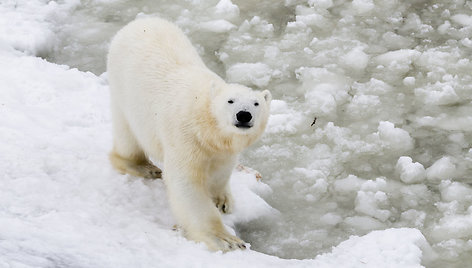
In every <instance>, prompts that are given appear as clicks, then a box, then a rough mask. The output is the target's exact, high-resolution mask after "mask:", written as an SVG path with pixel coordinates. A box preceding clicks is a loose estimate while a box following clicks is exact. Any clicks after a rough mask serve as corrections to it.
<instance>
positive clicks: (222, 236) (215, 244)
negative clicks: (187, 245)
mask: <svg viewBox="0 0 472 268" xmlns="http://www.w3.org/2000/svg"><path fill="white" fill-rule="evenodd" d="M203 242H205V244H206V245H207V246H208V248H209V249H210V250H212V251H219V250H221V251H223V252H228V251H232V250H236V249H246V244H245V242H244V241H243V240H241V239H239V238H238V237H236V236H234V235H230V234H229V233H227V232H226V231H224V232H218V233H215V234H213V235H212V236H210V237H208V238H207V239H204V241H203Z"/></svg>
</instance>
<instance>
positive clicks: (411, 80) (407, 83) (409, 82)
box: [403, 76, 416, 87]
mask: <svg viewBox="0 0 472 268" xmlns="http://www.w3.org/2000/svg"><path fill="white" fill-rule="evenodd" d="M415 82H416V79H415V78H414V77H411V76H408V77H405V78H404V79H403V84H404V85H405V86H410V87H411V86H414V85H415Z"/></svg>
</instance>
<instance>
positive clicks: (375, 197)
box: [355, 191, 391, 222]
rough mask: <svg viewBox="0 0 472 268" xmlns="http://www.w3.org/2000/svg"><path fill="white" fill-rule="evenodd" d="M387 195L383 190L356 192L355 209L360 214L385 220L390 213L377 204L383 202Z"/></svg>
mask: <svg viewBox="0 0 472 268" xmlns="http://www.w3.org/2000/svg"><path fill="white" fill-rule="evenodd" d="M386 201H387V196H386V195H385V193H384V192H381V191H378V192H375V193H374V192H364V191H359V192H357V197H356V207H355V210H356V211H357V212H360V213H362V214H365V215H368V216H372V217H374V218H376V219H378V220H380V221H382V222H385V221H386V220H387V219H388V218H389V217H390V215H391V212H390V211H388V210H386V209H380V208H379V207H378V205H379V204H382V203H385V202H386Z"/></svg>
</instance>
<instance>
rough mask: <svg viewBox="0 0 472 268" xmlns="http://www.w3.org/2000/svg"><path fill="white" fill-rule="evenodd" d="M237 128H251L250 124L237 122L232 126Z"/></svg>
mask: <svg viewBox="0 0 472 268" xmlns="http://www.w3.org/2000/svg"><path fill="white" fill-rule="evenodd" d="M234 125H235V126H236V127H237V128H251V127H252V124H249V123H241V122H238V123H236V124H234Z"/></svg>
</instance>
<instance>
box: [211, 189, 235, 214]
mask: <svg viewBox="0 0 472 268" xmlns="http://www.w3.org/2000/svg"><path fill="white" fill-rule="evenodd" d="M213 202H214V203H215V205H216V207H217V208H218V210H219V211H220V212H221V213H225V214H230V213H231V212H232V211H233V204H234V201H233V196H232V195H231V193H229V192H225V193H224V194H222V195H220V196H217V197H216V198H213Z"/></svg>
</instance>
